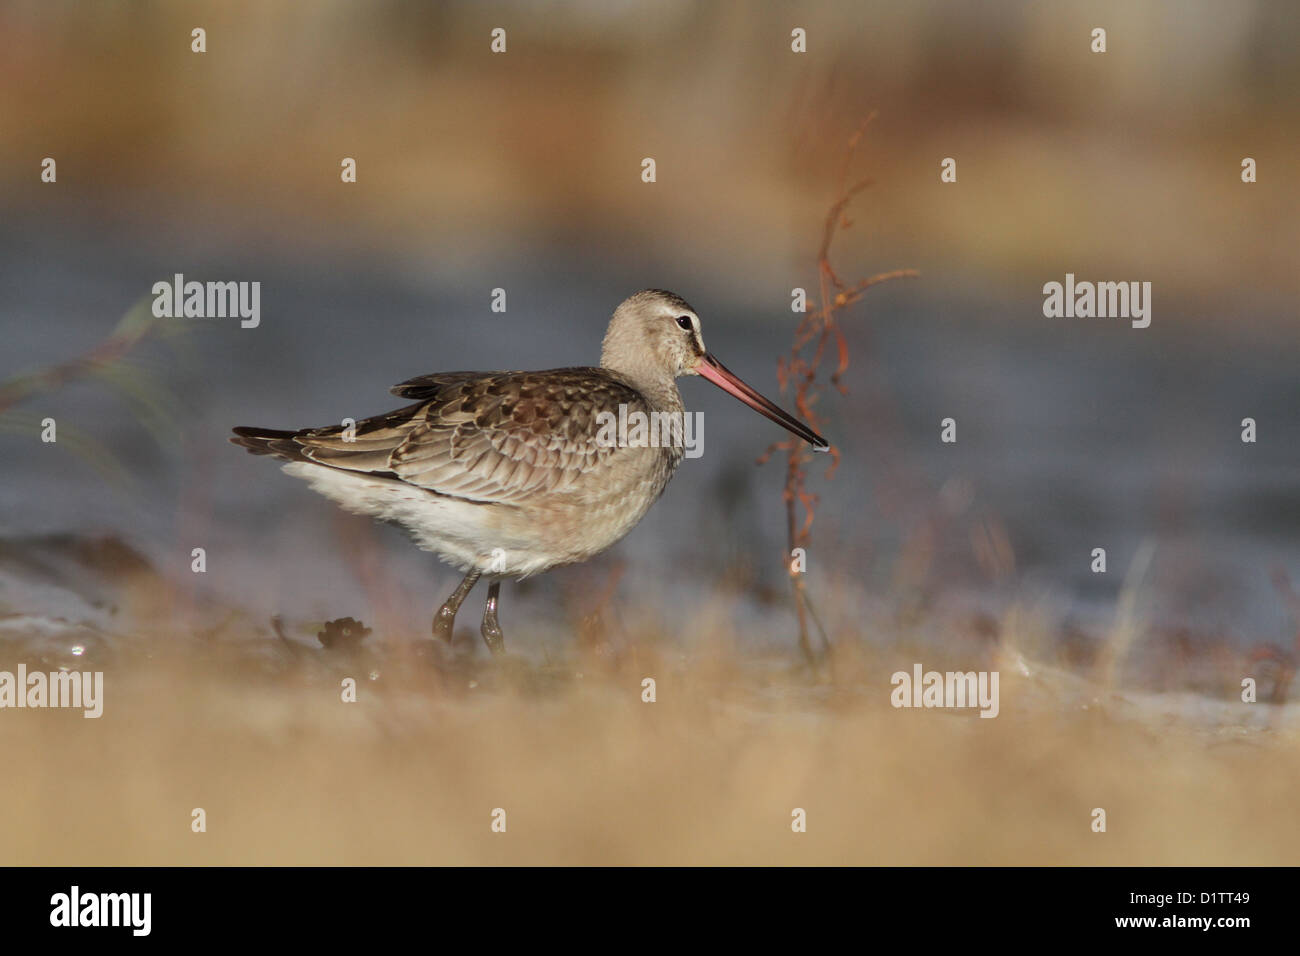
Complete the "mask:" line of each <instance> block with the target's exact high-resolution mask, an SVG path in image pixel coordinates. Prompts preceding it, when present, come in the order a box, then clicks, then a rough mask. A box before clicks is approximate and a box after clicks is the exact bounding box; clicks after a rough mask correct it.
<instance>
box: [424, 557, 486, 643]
mask: <svg viewBox="0 0 1300 956" xmlns="http://www.w3.org/2000/svg"><path fill="white" fill-rule="evenodd" d="M482 573H483V572H482V571H471V572H470V573H469V574H467V575H465V580H464V581H461V582H460V584H459V585H458V586H457V588H456V590H454V591H452V592H451V597H449V598H447V603H446V604H444V605H443V606H442V607H440V608H438V613H437V614H435V615H434V616H433V637H434V639H435V640H437V639H439V638H441V639H442V640H444V641H447V642H449V643H450V641H451V630H452V628H454V627H455V626H456V612H457V611H459V610H460V606H461V603H462V602H464V600H465V596H466V595H467V594H469V592H470V591H471V590H473V588H474V585H475V584H477V583H478V579H479V575H481V574H482Z"/></svg>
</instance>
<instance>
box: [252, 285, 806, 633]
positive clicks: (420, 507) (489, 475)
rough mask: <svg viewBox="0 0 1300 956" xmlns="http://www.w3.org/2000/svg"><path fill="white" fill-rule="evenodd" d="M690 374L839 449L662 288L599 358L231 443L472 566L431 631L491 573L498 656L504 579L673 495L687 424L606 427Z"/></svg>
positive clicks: (451, 560) (619, 529)
mask: <svg viewBox="0 0 1300 956" xmlns="http://www.w3.org/2000/svg"><path fill="white" fill-rule="evenodd" d="M683 375H701V376H703V377H704V378H706V379H708V380H709V381H710V382H712V383H713V384H715V385H717V386H719V387H720V388H722V389H723V390H724V391H727V392H729V393H731V394H732V395H734V396H735V397H736V398H738V399H740V400H741V401H742V402H744V403H745V404H746V405H749V406H750V407H751V408H753V409H755V410H757V411H758V412H761V413H762V414H763V415H765V416H767V417H768V418H770V419H771V420H772V421H774V422H776V423H778V424H780V425H782V426H783V427H785V428H787V429H789V430H790V431H791V432H793V433H794V434H795V435H797V436H799V437H800V438H802V439H803V440H805V441H807V442H809V443H810V444H811V445H812V446H813V448H814V450H817V451H825V450H827V449H828V448H829V447H830V446H829V445H828V443H827V442H826V440H825V439H824V438H822V437H821V436H820V435H818V434H817V433H816V432H814V431H813V430H812V429H811V428H809V427H808V426H807V425H805V424H804V423H803V422H801V421H799V420H798V419H796V418H794V417H793V416H791V415H789V414H787V413H786V412H784V411H782V410H781V409H780V408H779V407H778V406H776V405H775V404H773V403H772V402H770V401H769V400H768V399H766V398H764V397H763V396H762V395H760V394H759V393H758V392H756V391H754V389H752V388H750V387H749V386H748V385H746V384H745V383H744V382H743V381H741V380H740V379H739V378H737V377H736V376H735V375H733V374H732V373H731V372H729V371H728V370H727V368H726V367H725V366H724V365H723V364H722V363H721V362H719V361H718V360H717V359H716V358H714V357H713V355H711V354H710V353H709V352H707V351H706V350H705V348H704V339H703V337H702V336H701V334H700V319H699V316H698V315H696V313H695V310H694V309H692V308H691V307H690V306H689V305H688V304H687V303H686V301H685V300H684V299H682V298H681V297H680V296H677V295H674V294H673V293H671V292H663V291H660V290H657V289H647V290H645V291H643V292H638V293H637V294H636V295H633V296H632V297H631V298H629V299H627V300H626V301H624V302H623V303H622V304H621V305H620V306H619V307H618V308H617V309H616V310H615V311H614V316H613V318H611V319H610V322H609V328H608V330H607V331H606V333H605V340H604V343H603V346H602V349H601V356H600V367H599V368H557V369H550V370H548V371H542V372H440V373H435V374H433V375H422V376H420V377H418V378H413V379H410V380H409V381H405V382H403V383H402V384H400V385H396V386H394V387H393V388H392V389H391V390H390V391H391V392H392V393H393V394H394V395H397V396H399V397H401V398H408V399H414V401H415V404H413V405H407V406H406V407H404V408H399V409H398V410H397V411H393V412H388V413H387V414H384V415H376V416H375V417H373V418H367V419H364V420H362V421H359V422H357V423H356V424H355V425H354V426H352V427H351V428H348V427H344V426H340V425H330V426H325V427H322V428H305V429H301V430H298V431H277V430H274V429H269V428H245V427H240V428H236V429H235V430H234V431H235V437H234V438H232V439H230V440H231V441H232V442H234V443H235V444H236V445H241V446H243V447H244V448H246V449H248V450H249V451H250V452H252V453H253V454H255V455H274V456H275V457H277V458H280V459H283V460H284V461H286V462H287V464H285V465H284V466H283V470H284V471H285V472H287V473H288V474H290V475H294V476H295V477H298V478H303V479H306V481H307V482H308V483H309V484H310V485H311V487H312V488H313V489H315V490H316V491H318V492H320V493H321V494H323V495H325V496H326V497H327V498H330V499H332V500H333V501H335V502H337V503H338V504H340V505H342V506H343V507H344V508H345V509H347V510H348V511H351V512H354V513H356V514H366V515H371V516H373V517H375V518H378V519H380V520H383V521H388V522H392V523H394V524H397V525H399V526H401V527H403V528H405V529H406V530H407V532H408V533H410V534H411V536H412V537H413V538H414V539H415V542H416V544H417V545H419V547H421V548H423V549H424V550H426V551H432V552H434V553H435V554H437V555H438V557H439V558H441V559H442V560H443V561H445V562H446V563H448V564H450V565H453V566H454V567H457V568H459V569H460V570H461V571H462V572H464V573H465V577H464V579H463V580H462V581H461V583H460V584H459V585H458V586H457V588H456V590H455V591H453V592H452V594H451V596H450V597H449V598H447V600H446V601H445V602H444V603H443V605H442V607H440V608H439V609H438V612H437V613H436V614H435V615H434V618H433V634H434V637H435V638H441V639H443V640H448V641H449V640H450V639H451V635H452V628H453V626H454V625H455V621H456V613H457V611H459V610H460V606H461V604H462V602H464V600H465V597H466V596H467V595H468V594H469V592H470V590H471V589H472V588H473V587H474V585H475V584H476V583H478V580H479V578H480V577H482V576H483V575H484V574H486V575H488V578H489V580H490V581H491V584H490V587H489V589H488V596H487V603H486V605H485V607H484V611H483V624H482V627H481V631H482V634H483V639H484V641H486V643H487V646H488V649H489V650H491V651H492V653H493V654H500V653H502V652H503V651H504V650H505V639H504V637H503V635H502V632H501V626H500V624H499V622H498V620H497V600H498V597H499V595H500V591H501V581H502V579H503V578H507V577H511V578H524V577H527V576H529V575H532V574H537V573H538V572H541V571H546V570H549V569H550V568H554V567H559V566H562V565H566V564H575V563H577V562H580V561H585V560H587V559H588V558H590V557H592V556H593V555H596V554H599V553H600V552H602V551H604V550H605V549H606V548H608V547H610V545H612V544H614V543H615V542H616V541H618V540H619V539H621V538H622V537H623V536H624V535H626V534H627V533H628V532H629V531H631V530H632V528H633V527H634V526H635V525H636V524H637V522H639V521H640V520H641V518H642V517H643V516H644V515H645V513H646V512H647V511H648V510H649V508H650V506H651V505H652V504H654V502H655V501H656V500H657V499H658V498H659V496H660V495H661V494H662V493H663V491H664V488H665V487H666V486H667V484H668V480H669V479H670V478H671V477H672V476H673V472H674V471H676V469H677V466H678V465H679V464H680V463H681V460H682V456H683V448H682V442H681V441H680V438H681V431H676V432H675V433H674V432H673V431H672V429H669V430H668V431H669V434H671V436H672V437H673V438H674V439H677V440H673V441H666V442H658V443H656V444H650V443H646V442H645V441H641V442H638V441H636V440H635V439H633V440H625V441H621V440H618V438H617V437H615V436H614V435H613V432H614V430H613V429H612V428H608V427H606V426H608V425H610V424H611V422H612V421H613V420H620V421H623V420H626V419H625V418H624V419H619V416H620V414H622V415H624V416H628V417H630V416H632V415H633V414H634V413H637V412H639V413H641V415H642V416H644V418H648V419H651V420H652V421H653V420H654V415H655V414H657V415H658V416H660V418H659V421H661V422H668V421H671V420H672V417H673V416H676V418H677V421H678V422H679V423H680V422H681V420H682V416H683V415H684V413H685V407H684V406H683V404H682V397H681V394H680V393H679V392H678V391H677V381H676V380H677V378H679V377H680V376H683ZM664 416H668V417H667V418H665V417H664ZM643 420H644V419H643ZM661 434H662V431H661ZM623 437H625V436H623ZM611 438H614V440H611Z"/></svg>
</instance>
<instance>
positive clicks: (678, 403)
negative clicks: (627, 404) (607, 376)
mask: <svg viewBox="0 0 1300 956" xmlns="http://www.w3.org/2000/svg"><path fill="white" fill-rule="evenodd" d="M601 367H602V368H604V369H605V371H607V372H612V373H614V374H615V375H617V376H618V377H619V378H620V379H622V380H623V381H625V382H627V383H628V384H629V385H631V386H632V387H633V388H635V389H636V390H637V391H638V392H640V393H641V394H642V396H644V398H645V400H646V401H647V402H648V403H649V404H650V407H651V408H652V409H653V410H655V411H663V412H680V411H682V410H683V407H684V406H683V405H682V393H681V392H679V391H678V390H677V379H675V378H674V377H673V376H671V375H669V374H667V373H666V372H664V371H662V370H659V369H651V368H648V367H641V366H627V367H624V366H611V365H608V364H605V363H601Z"/></svg>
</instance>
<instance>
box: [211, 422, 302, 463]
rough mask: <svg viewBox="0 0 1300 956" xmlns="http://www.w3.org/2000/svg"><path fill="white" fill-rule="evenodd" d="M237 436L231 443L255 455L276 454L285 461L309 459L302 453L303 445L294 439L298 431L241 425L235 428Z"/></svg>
mask: <svg viewBox="0 0 1300 956" xmlns="http://www.w3.org/2000/svg"><path fill="white" fill-rule="evenodd" d="M234 432H235V437H234V438H232V439H230V441H231V444H234V445H238V446H239V447H241V448H246V449H248V451H249V452H251V453H252V454H254V455H274V456H275V457H276V458H283V459H284V460H285V461H308V460H309V459H308V458H307V456H306V455H304V454H303V453H302V446H301V445H300V444H298V443H297V442H296V441H294V440H293V439H294V436H296V435H298V434H299V433H298V432H292V431H281V430H279V429H275V428H249V427H248V426H245V425H241V426H239V427H238V428H236V429H234Z"/></svg>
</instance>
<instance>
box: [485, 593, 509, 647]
mask: <svg viewBox="0 0 1300 956" xmlns="http://www.w3.org/2000/svg"><path fill="white" fill-rule="evenodd" d="M500 594H501V581H500V580H499V579H498V580H496V581H493V582H492V584H491V585H490V586H489V587H488V596H487V604H485V605H484V606H483V640H485V641H487V646H488V650H489V651H491V652H492V653H493V655H501V654H504V653H505V652H506V639H505V636H504V635H503V634H502V633H501V625H500V624H498V623H497V597H498V596H499V595H500Z"/></svg>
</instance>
